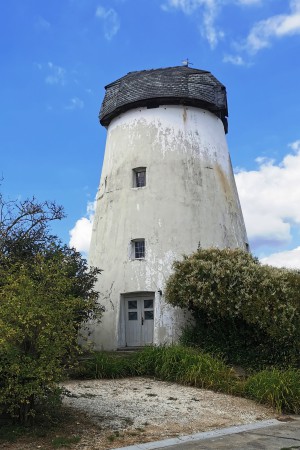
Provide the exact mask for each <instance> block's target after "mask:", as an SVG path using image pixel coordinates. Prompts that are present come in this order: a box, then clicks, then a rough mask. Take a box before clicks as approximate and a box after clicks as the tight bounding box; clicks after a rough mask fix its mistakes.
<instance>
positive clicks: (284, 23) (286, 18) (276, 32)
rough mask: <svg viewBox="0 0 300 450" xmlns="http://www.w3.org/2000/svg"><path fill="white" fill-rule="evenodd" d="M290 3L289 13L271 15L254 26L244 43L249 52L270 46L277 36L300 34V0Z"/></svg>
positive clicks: (292, 0) (253, 52)
mask: <svg viewBox="0 0 300 450" xmlns="http://www.w3.org/2000/svg"><path fill="white" fill-rule="evenodd" d="M289 5H290V13H289V14H278V15H275V16H271V17H269V18H268V19H265V20H261V21H259V22H257V23H256V24H255V25H254V26H253V28H252V30H251V31H250V33H249V34H248V36H247V38H246V42H245V45H244V48H245V49H246V50H247V51H248V52H249V53H252V54H255V53H257V52H258V51H259V50H261V49H263V48H267V47H270V46H271V44H272V40H273V39H275V38H277V39H279V38H282V37H285V36H292V35H295V34H300V0H291V1H290V3H289Z"/></svg>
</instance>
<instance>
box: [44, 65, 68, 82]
mask: <svg viewBox="0 0 300 450" xmlns="http://www.w3.org/2000/svg"><path fill="white" fill-rule="evenodd" d="M47 69H48V71H49V75H47V76H46V78H45V81H46V83H47V84H60V85H61V86H64V85H65V84H66V70H65V69H64V68H63V67H60V66H56V65H55V64H53V63H52V62H48V64H47Z"/></svg>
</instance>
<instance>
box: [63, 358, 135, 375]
mask: <svg viewBox="0 0 300 450" xmlns="http://www.w3.org/2000/svg"><path fill="white" fill-rule="evenodd" d="M135 358H136V354H135V353H134V354H129V353H128V355H126V357H125V356H124V355H119V354H118V353H116V352H111V353H110V352H94V353H92V354H91V355H89V356H88V357H87V358H85V359H84V360H82V361H80V363H79V366H78V367H77V368H76V369H75V370H74V371H73V372H72V373H71V374H70V376H71V377H72V378H79V379H81V378H83V379H96V380H97V379H101V378H124V377H130V376H134V375H136V370H135Z"/></svg>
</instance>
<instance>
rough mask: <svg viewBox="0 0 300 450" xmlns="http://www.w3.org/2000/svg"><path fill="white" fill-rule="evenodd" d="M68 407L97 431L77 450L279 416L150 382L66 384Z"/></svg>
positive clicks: (261, 408)
mask: <svg viewBox="0 0 300 450" xmlns="http://www.w3.org/2000/svg"><path fill="white" fill-rule="evenodd" d="M64 386H65V388H66V389H67V390H68V391H69V395H68V396H67V397H65V399H64V404H65V405H67V406H68V407H71V408H72V409H75V410H77V411H78V412H80V413H82V412H84V413H85V414H86V415H87V416H88V417H89V419H91V421H92V422H93V423H94V424H95V426H96V428H95V432H94V433H92V434H89V435H88V436H84V437H83V438H82V439H81V441H80V443H78V444H77V445H76V447H74V448H78V449H82V450H91V449H99V450H101V449H109V448H117V447H122V446H125V445H131V444H133V443H138V442H149V441H155V440H160V439H165V438H169V437H174V436H178V435H186V434H192V433H196V432H201V431H208V430H212V429H217V428H223V427H228V426H233V425H240V424H246V423H253V422H256V421H260V420H265V419H269V418H274V417H275V413H274V411H273V410H272V409H269V408H267V407H265V406H262V405H258V404H256V403H254V402H252V401H250V400H246V399H243V398H239V397H232V396H230V395H225V394H220V393H215V392H212V391H208V390H204V389H198V388H193V387H188V386H181V385H177V384H174V383H168V382H163V381H157V380H153V379H150V378H127V379H117V380H85V381H70V382H67V383H64Z"/></svg>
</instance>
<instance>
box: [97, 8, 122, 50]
mask: <svg viewBox="0 0 300 450" xmlns="http://www.w3.org/2000/svg"><path fill="white" fill-rule="evenodd" d="M95 15H96V17H97V18H98V19H101V20H102V21H103V30H104V36H105V39H107V40H108V41H110V40H111V39H112V38H113V37H114V36H115V35H116V34H117V32H118V31H119V29H120V19H119V16H118V14H117V13H116V11H115V10H114V9H113V8H109V9H105V8H103V6H98V8H97V9H96V14H95Z"/></svg>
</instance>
